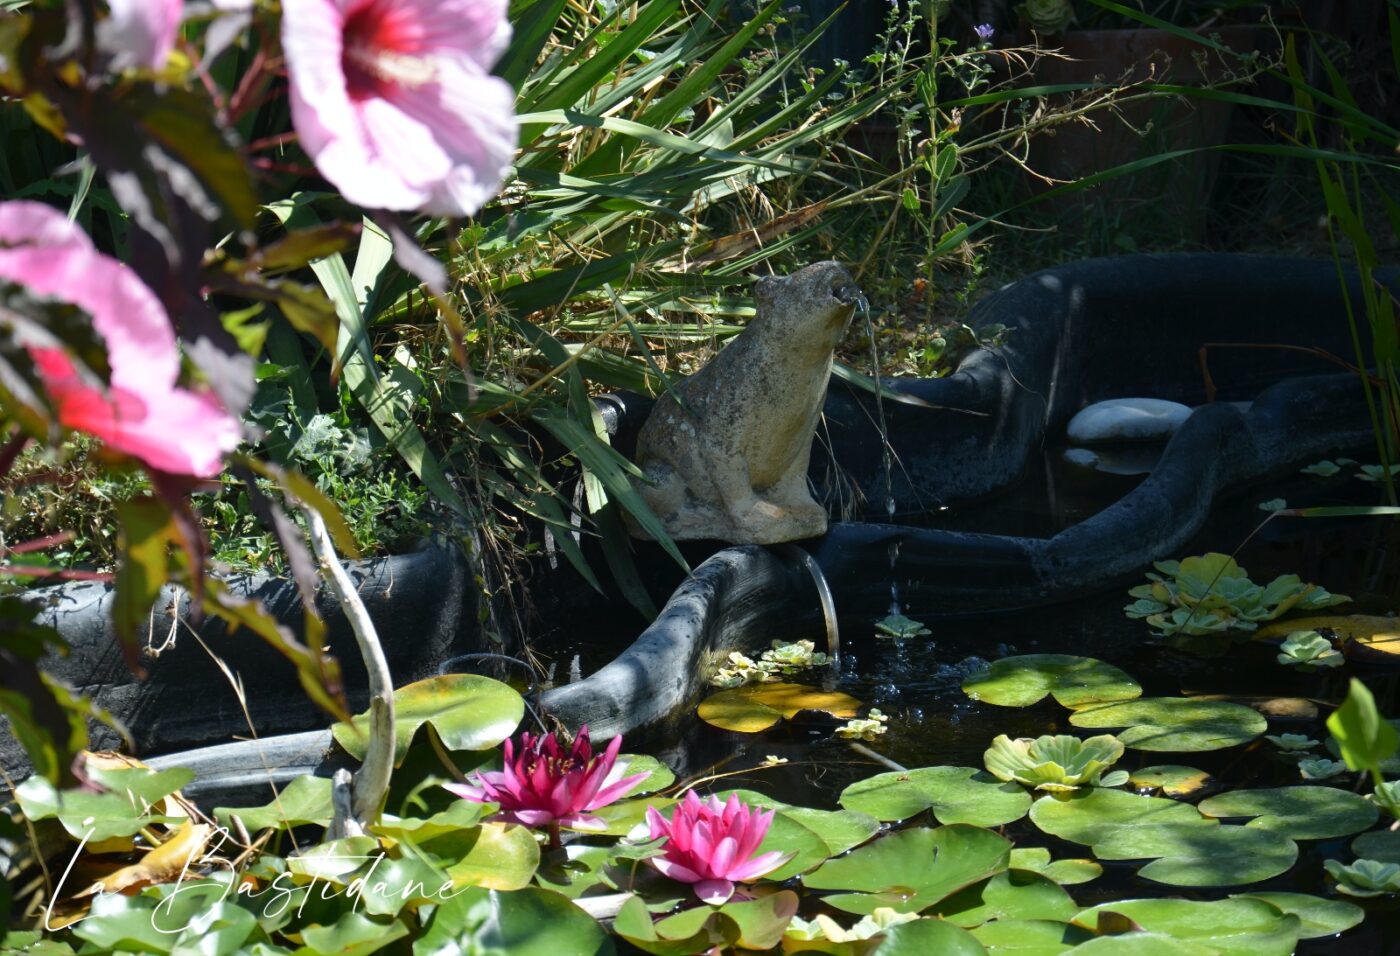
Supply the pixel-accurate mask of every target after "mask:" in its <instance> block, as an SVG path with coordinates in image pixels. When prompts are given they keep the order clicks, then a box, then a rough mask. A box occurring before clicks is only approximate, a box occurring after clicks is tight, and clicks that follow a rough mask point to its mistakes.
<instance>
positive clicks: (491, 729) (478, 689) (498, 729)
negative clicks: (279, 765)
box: [331, 674, 525, 766]
mask: <svg viewBox="0 0 1400 956" xmlns="http://www.w3.org/2000/svg"><path fill="white" fill-rule="evenodd" d="M524 715H525V701H524V699H523V698H522V697H521V696H520V695H519V694H518V693H516V691H515V690H513V689H512V688H510V687H508V686H507V685H505V684H502V683H501V682H500V681H497V680H492V679H491V678H489V677H482V676H480V675H479V674H446V675H443V676H441V677H429V678H428V679H427V680H420V681H416V682H414V683H412V684H408V685H407V686H404V687H400V688H399V689H398V690H396V691H394V765H395V766H397V765H399V764H400V763H402V762H403V758H404V755H405V754H406V753H408V745H409V743H411V742H412V740H413V735H414V734H416V733H417V732H418V728H419V727H421V726H423V725H424V724H431V725H432V728H433V730H435V731H437V735H438V737H439V739H441V740H442V743H443V746H445V747H447V749H448V750H490V749H491V748H492V747H495V746H498V745H499V744H500V743H501V742H502V741H503V740H505V739H506V738H507V737H509V736H510V735H511V734H512V733H513V732H514V731H515V728H516V726H517V725H519V723H520V718H521V717H523V716H524ZM368 728H369V714H368V713H363V714H357V715H356V716H355V718H354V720H352V721H351V722H350V723H348V724H346V723H338V724H334V725H333V726H332V727H331V733H332V734H333V735H334V736H335V739H336V743H338V744H340V745H341V746H342V747H344V748H345V750H346V752H348V753H349V754H350V755H351V756H352V757H354V758H356V759H357V760H363V759H364V756H365V745H366V743H367V742H368V739H369V738H368V734H367V731H368Z"/></svg>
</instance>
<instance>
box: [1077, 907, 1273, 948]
mask: <svg viewBox="0 0 1400 956" xmlns="http://www.w3.org/2000/svg"><path fill="white" fill-rule="evenodd" d="M1100 914H1117V915H1119V916H1122V917H1126V918H1127V919H1129V920H1131V921H1132V922H1133V923H1134V924H1136V925H1138V926H1140V927H1142V929H1143V930H1144V931H1146V932H1149V933H1161V934H1164V935H1167V936H1171V937H1174V938H1176V939H1177V940H1180V941H1181V944H1182V945H1183V946H1184V947H1189V946H1190V945H1192V944H1197V945H1201V946H1206V947H1208V948H1210V949H1212V950H1214V951H1216V952H1218V953H1223V954H1227V956H1290V954H1291V953H1292V952H1293V949H1294V947H1295V946H1296V945H1297V943H1298V933H1299V929H1300V921H1299V919H1298V917H1296V916H1293V915H1290V914H1284V913H1280V912H1279V911H1278V910H1277V909H1276V908H1275V907H1273V906H1271V905H1269V904H1268V903H1265V902H1263V901H1262V900H1252V899H1228V900H1210V901H1207V900H1178V899H1148V900H1119V901H1117V902H1113V903H1103V904H1100V905H1098V906H1092V907H1090V908H1088V909H1086V910H1081V911H1080V912H1079V914H1078V915H1076V916H1075V918H1074V922H1076V923H1078V924H1080V925H1081V926H1097V925H1098V920H1099V916H1100ZM1102 939H1103V940H1104V941H1111V940H1114V939H1116V937H1102ZM1095 942H1098V941H1097V940H1096V941H1095ZM1088 945H1094V944H1093V943H1091V944H1088ZM1099 951H1100V952H1102V953H1105V954H1109V953H1115V952H1117V951H1115V950H1114V949H1112V948H1111V947H1101V948H1100V950H1099ZM1123 952H1126V953H1130V954H1131V953H1132V952H1133V951H1132V950H1130V949H1127V948H1126V947H1125V948H1124V950H1123Z"/></svg>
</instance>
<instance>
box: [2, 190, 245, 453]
mask: <svg viewBox="0 0 1400 956" xmlns="http://www.w3.org/2000/svg"><path fill="white" fill-rule="evenodd" d="M0 282H11V283H14V284H16V285H19V286H21V287H23V288H25V289H27V290H28V291H29V292H30V293H32V294H34V295H36V296H39V297H42V298H50V299H56V300H58V301H61V302H67V303H70V304H72V305H75V306H77V307H78V308H80V309H82V310H83V311H85V312H86V313H87V314H88V315H90V316H91V317H92V325H93V328H94V329H95V330H96V332H97V334H98V336H99V337H100V338H101V339H102V341H103V343H104V344H105V345H106V347H107V365H108V367H109V368H110V370H111V376H110V383H111V385H110V389H108V390H104V389H102V388H101V387H99V386H98V385H97V384H96V383H94V382H92V381H91V380H90V379H88V378H84V377H82V376H80V375H79V373H78V371H77V369H76V368H75V366H74V365H73V362H72V360H71V359H70V358H69V357H68V354H67V353H66V352H64V351H63V350H62V349H60V348H54V347H42V348H39V347H34V348H30V350H29V351H30V355H31V356H32V357H33V359H34V365H35V368H36V369H37V370H38V372H39V376H40V378H41V379H42V380H43V383H44V387H45V388H46V389H47V391H48V393H49V397H50V398H51V399H52V400H53V403H54V406H55V408H56V409H57V411H58V420H59V423H60V424H62V425H63V426H65V427H67V428H73V429H77V430H78V431H84V432H87V433H89V434H91V435H94V436H96V437H97V438H100V439H102V440H103V441H104V442H106V443H107V444H108V445H110V446H111V447H112V448H114V449H116V450H117V451H120V452H124V453H126V454H128V455H132V456H134V457H136V458H139V459H141V460H142V461H143V462H145V463H146V464H147V465H150V466H151V467H152V468H156V469H158V470H160V471H167V472H170V473H172V474H181V475H194V476H196V477H199V478H209V477H212V476H214V475H216V474H218V473H219V470H220V468H221V467H222V459H223V456H224V453H225V452H228V451H232V450H233V449H234V448H235V447H237V445H238V442H239V437H240V431H241V429H240V428H239V424H238V421H237V419H235V418H233V417H232V416H231V415H229V414H228V413H227V412H226V411H224V409H223V408H222V407H221V406H220V405H219V403H218V401H217V400H216V399H215V398H214V397H213V396H212V395H208V394H205V393H202V392H192V391H190V390H188V389H184V388H179V387H177V386H176V384H175V382H176V380H177V379H178V378H179V375H180V353H179V350H178V349H177V348H176V345H175V333H174V332H173V331H172V329H171V327H170V320H169V318H168V317H167V316H166V314H165V309H164V308H163V307H162V306H161V304H160V300H158V299H157V298H156V296H155V294H154V293H153V292H151V290H150V289H148V288H146V286H145V285H144V284H143V283H142V282H141V280H140V279H138V278H137V277H136V274H135V273H134V272H132V271H131V270H130V269H129V268H127V266H125V265H124V264H122V263H120V262H118V261H117V260H116V259H113V258H111V257H110V256H105V255H103V254H102V253H100V252H98V251H97V250H96V249H95V248H94V247H93V245H92V241H91V240H90V239H88V237H87V234H86V233H84V232H83V231H82V229H80V228H78V227H77V226H75V225H74V224H73V223H71V222H69V221H68V219H67V218H66V217H65V216H64V215H63V214H62V213H60V212H58V211H57V210H55V209H53V208H51V207H49V206H46V205H44V204H43V203H36V202H22V201H21V202H5V203H0Z"/></svg>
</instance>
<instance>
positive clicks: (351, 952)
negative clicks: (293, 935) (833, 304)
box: [301, 912, 408, 956]
mask: <svg viewBox="0 0 1400 956" xmlns="http://www.w3.org/2000/svg"><path fill="white" fill-rule="evenodd" d="M407 935H408V927H407V926H405V925H404V924H403V923H401V922H399V921H398V920H389V921H383V920H380V921H376V920H372V919H370V918H369V917H367V916H364V915H363V914H361V913H355V912H350V913H346V914H345V915H344V916H342V917H340V919H338V920H336V921H335V922H334V923H333V924H331V925H330V926H308V927H307V928H306V929H304V930H302V931H301V936H302V939H303V940H304V941H305V942H306V947H307V950H308V954H307V956H367V954H368V953H374V952H378V951H379V950H381V949H383V948H384V947H385V946H388V945H389V944H390V943H392V942H394V941H395V940H398V939H402V938H403V937H405V936H407Z"/></svg>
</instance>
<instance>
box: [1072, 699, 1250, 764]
mask: <svg viewBox="0 0 1400 956" xmlns="http://www.w3.org/2000/svg"><path fill="white" fill-rule="evenodd" d="M1069 722H1070V723H1071V724H1073V725H1074V726H1076V727H1086V728H1091V729H1100V728H1109V727H1124V728H1126V729H1125V730H1123V731H1121V732H1120V733H1119V734H1118V739H1119V740H1121V741H1122V742H1123V743H1124V745H1125V746H1128V747H1132V748H1133V749H1135V750H1150V751H1165V752H1186V751H1200V750H1221V749H1223V748H1225V747H1234V746H1237V745H1238V744H1243V743H1248V742H1249V741H1251V740H1253V739H1254V738H1255V737H1258V736H1259V735H1260V734H1262V733H1263V732H1264V731H1266V730H1268V729H1269V723H1268V721H1266V720H1265V719H1264V717H1263V715H1261V714H1260V713H1258V712H1257V711H1255V710H1253V709H1252V708H1249V707H1245V706H1243V705H1241V704H1233V703H1230V702H1229V701H1223V700H1198V699H1196V698H1193V697H1148V698H1144V699H1142V700H1130V701H1124V702H1121V703H1115V704H1100V705H1098V706H1095V707H1088V708H1085V709H1084V710H1079V711H1075V712H1074V713H1073V714H1071V715H1070V718H1069Z"/></svg>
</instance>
